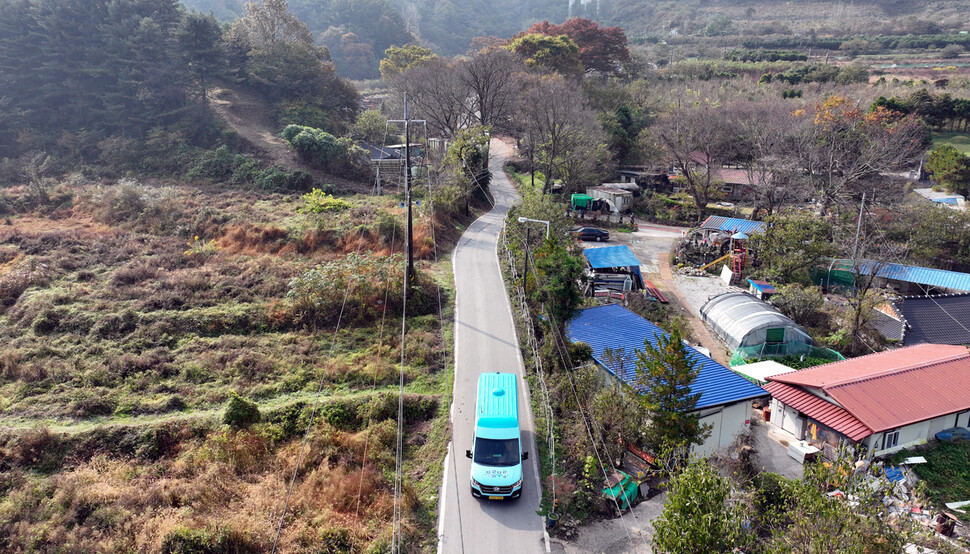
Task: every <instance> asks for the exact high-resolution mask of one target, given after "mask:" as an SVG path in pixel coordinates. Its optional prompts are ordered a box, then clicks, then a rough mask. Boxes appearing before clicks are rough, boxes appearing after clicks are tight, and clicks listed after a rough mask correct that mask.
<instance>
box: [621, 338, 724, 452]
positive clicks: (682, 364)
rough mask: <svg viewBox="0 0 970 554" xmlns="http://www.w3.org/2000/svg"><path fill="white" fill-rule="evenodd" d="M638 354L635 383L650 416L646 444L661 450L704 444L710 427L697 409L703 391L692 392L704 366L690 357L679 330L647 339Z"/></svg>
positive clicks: (655, 449)
mask: <svg viewBox="0 0 970 554" xmlns="http://www.w3.org/2000/svg"><path fill="white" fill-rule="evenodd" d="M636 354H637V360H636V375H637V377H636V383H637V387H638V388H639V390H640V393H641V397H640V398H641V401H642V402H643V406H644V407H645V408H646V410H647V413H648V415H649V417H650V427H649V428H648V429H647V432H646V442H647V446H648V447H650V448H652V449H654V451H657V452H659V451H661V450H663V449H665V448H677V449H686V448H689V447H690V446H691V445H693V444H702V443H703V442H704V439H705V438H707V436H708V435H709V434H710V428H709V427H708V426H702V425H701V424H700V416H699V415H698V414H697V413H696V412H695V409H696V407H697V401H698V400H700V397H701V394H700V393H695V392H691V385H692V384H693V383H694V381H695V380H696V379H697V376H698V374H699V373H700V369H701V366H700V364H699V363H698V362H697V361H695V360H691V359H690V358H689V357H688V356H687V348H686V347H685V346H684V343H683V341H682V340H681V337H680V332H679V331H677V330H674V332H672V333H670V334H669V335H660V336H656V337H654V342H651V341H650V339H649V338H647V339H645V340H644V341H643V350H642V351H641V350H637V351H636Z"/></svg>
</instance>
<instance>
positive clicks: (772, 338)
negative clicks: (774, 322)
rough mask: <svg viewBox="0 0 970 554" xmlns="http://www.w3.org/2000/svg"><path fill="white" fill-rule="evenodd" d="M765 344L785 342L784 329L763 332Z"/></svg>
mask: <svg viewBox="0 0 970 554" xmlns="http://www.w3.org/2000/svg"><path fill="white" fill-rule="evenodd" d="M765 342H785V328H784V327H778V328H775V329H768V330H767V331H765Z"/></svg>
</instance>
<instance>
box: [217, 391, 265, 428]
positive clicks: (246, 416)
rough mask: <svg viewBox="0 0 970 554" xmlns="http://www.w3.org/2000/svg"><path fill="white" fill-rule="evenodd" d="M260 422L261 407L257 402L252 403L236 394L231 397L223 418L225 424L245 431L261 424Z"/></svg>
mask: <svg viewBox="0 0 970 554" xmlns="http://www.w3.org/2000/svg"><path fill="white" fill-rule="evenodd" d="M259 420H260V414H259V406H257V405H256V403H255V402H250V401H248V400H246V399H245V398H243V397H241V396H239V395H238V394H236V393H232V394H231V395H230V396H229V404H227V405H226V412H225V414H223V416H222V422H223V423H225V424H226V425H229V426H232V427H233V428H236V429H243V428H246V427H249V426H250V425H252V424H254V423H259Z"/></svg>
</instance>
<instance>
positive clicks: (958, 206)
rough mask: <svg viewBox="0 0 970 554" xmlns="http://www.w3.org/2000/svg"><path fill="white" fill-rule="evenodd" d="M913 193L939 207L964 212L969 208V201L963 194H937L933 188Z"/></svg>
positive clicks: (914, 190) (916, 190)
mask: <svg viewBox="0 0 970 554" xmlns="http://www.w3.org/2000/svg"><path fill="white" fill-rule="evenodd" d="M913 192H915V193H916V194H918V195H920V196H922V197H923V198H925V199H927V200H929V201H930V202H933V203H935V204H937V205H939V206H945V207H947V208H952V209H954V210H964V209H966V206H967V199H966V198H964V197H963V195H962V194H950V193H947V192H937V191H935V190H933V189H931V188H925V189H913Z"/></svg>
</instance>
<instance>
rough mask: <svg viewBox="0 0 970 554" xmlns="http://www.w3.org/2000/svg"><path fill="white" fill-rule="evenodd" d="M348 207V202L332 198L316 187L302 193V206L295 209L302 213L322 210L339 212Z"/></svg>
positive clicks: (318, 212)
mask: <svg viewBox="0 0 970 554" xmlns="http://www.w3.org/2000/svg"><path fill="white" fill-rule="evenodd" d="M348 208H350V202H347V201H346V200H343V199H340V198H334V197H333V195H332V194H328V193H326V192H324V191H322V190H320V189H318V188H315V189H313V190H312V191H310V192H308V193H306V194H304V195H303V206H301V207H299V208H297V210H296V211H298V212H300V213H304V214H320V213H324V212H341V211H343V210H346V209H348Z"/></svg>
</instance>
